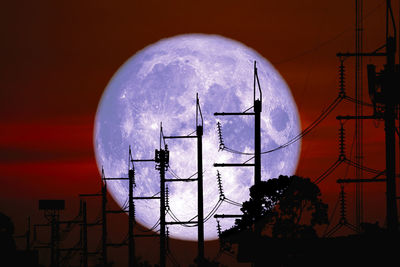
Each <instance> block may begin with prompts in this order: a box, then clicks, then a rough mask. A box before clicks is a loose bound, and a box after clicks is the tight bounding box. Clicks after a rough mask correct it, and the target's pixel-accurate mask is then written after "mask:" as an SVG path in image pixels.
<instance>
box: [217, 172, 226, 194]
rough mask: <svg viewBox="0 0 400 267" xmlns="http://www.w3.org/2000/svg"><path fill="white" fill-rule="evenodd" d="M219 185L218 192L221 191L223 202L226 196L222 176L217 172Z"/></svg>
mask: <svg viewBox="0 0 400 267" xmlns="http://www.w3.org/2000/svg"><path fill="white" fill-rule="evenodd" d="M217 183H218V190H219V198H220V199H221V200H222V199H224V198H225V195H224V189H223V188H222V180H221V174H220V173H219V171H218V170H217Z"/></svg>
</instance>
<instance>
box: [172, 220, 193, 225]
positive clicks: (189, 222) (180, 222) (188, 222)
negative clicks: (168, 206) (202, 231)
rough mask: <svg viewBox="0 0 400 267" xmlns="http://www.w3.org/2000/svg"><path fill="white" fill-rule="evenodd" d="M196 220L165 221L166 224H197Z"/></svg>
mask: <svg viewBox="0 0 400 267" xmlns="http://www.w3.org/2000/svg"><path fill="white" fill-rule="evenodd" d="M197 223H198V222H197V221H179V222H172V221H171V222H165V224H166V225H171V224H197Z"/></svg>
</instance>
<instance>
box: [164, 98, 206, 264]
mask: <svg viewBox="0 0 400 267" xmlns="http://www.w3.org/2000/svg"><path fill="white" fill-rule="evenodd" d="M203 125H204V121H203V114H202V112H201V107H200V101H199V95H198V94H196V135H195V136H194V135H185V136H183V135H178V136H177V135H175V136H164V137H163V138H164V139H178V138H180V139H186V138H196V139H197V179H190V178H189V179H167V180H166V181H167V182H182V181H184V182H191V181H196V180H197V251H198V255H197V264H198V265H199V266H202V264H203V263H204V203H203ZM184 223H185V222H182V224H184ZM186 223H195V222H194V221H191V222H186ZM167 224H173V222H167Z"/></svg>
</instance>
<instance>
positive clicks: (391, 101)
mask: <svg viewBox="0 0 400 267" xmlns="http://www.w3.org/2000/svg"><path fill="white" fill-rule="evenodd" d="M357 3H359V1H357ZM359 5H360V4H358V6H357V7H358V8H360V7H359ZM359 12H360V11H357V14H358V15H357V16H358V19H359V17H360V15H359V14H360V13H359ZM358 19H357V20H358ZM360 23H361V22H360ZM357 25H359V24H357ZM390 26H392V33H390V28H391V27H390ZM359 30H360V29H359ZM396 34H397V33H396V25H395V21H394V17H393V12H392V7H391V1H390V0H387V1H386V40H385V41H386V42H385V45H383V46H381V47H379V48H378V49H376V50H375V51H373V52H370V53H364V52H362V51H360V47H362V44H357V46H356V52H355V53H338V54H337V56H338V57H356V61H357V59H358V62H362V61H361V58H362V57H386V64H385V65H384V69H383V70H382V71H381V72H379V73H376V66H375V65H368V66H367V71H368V89H369V95H370V99H371V102H372V104H373V107H374V113H373V114H372V115H368V116H365V115H363V114H362V113H361V114H360V112H356V115H355V116H338V117H337V119H339V120H349V119H354V120H356V122H357V121H362V120H364V119H374V120H376V119H380V120H383V121H384V122H385V150H386V153H385V154H386V179H385V181H386V217H387V218H386V220H387V228H388V230H389V232H392V233H397V232H398V214H397V196H396V180H395V179H396V149H395V146H396V139H395V132H396V125H395V121H396V112H398V108H399V104H400V101H399V97H398V96H396V89H398V88H399V86H400V82H399V78H398V77H400V71H399V65H398V64H395V55H396ZM359 42H361V41H359ZM383 48H385V51H384V52H381V50H382V49H383ZM358 64H360V63H358ZM359 68H360V69H361V66H359ZM356 72H357V70H356ZM356 100H357V99H356ZM361 100H362V99H358V100H357V102H356V103H357V105H360V102H359V101H361ZM356 131H359V128H357V129H356ZM358 155H360V153H359V154H358ZM356 160H358V159H356ZM357 163H358V164H357V165H359V166H362V161H359V162H357ZM344 180H345V181H342V182H354V183H356V184H358V183H362V182H373V181H374V180H376V181H378V179H362V178H358V177H357V178H356V179H344ZM358 194H359V193H358ZM356 198H359V196H356ZM359 216H360V214H359V212H357V217H359ZM358 227H359V225H358Z"/></svg>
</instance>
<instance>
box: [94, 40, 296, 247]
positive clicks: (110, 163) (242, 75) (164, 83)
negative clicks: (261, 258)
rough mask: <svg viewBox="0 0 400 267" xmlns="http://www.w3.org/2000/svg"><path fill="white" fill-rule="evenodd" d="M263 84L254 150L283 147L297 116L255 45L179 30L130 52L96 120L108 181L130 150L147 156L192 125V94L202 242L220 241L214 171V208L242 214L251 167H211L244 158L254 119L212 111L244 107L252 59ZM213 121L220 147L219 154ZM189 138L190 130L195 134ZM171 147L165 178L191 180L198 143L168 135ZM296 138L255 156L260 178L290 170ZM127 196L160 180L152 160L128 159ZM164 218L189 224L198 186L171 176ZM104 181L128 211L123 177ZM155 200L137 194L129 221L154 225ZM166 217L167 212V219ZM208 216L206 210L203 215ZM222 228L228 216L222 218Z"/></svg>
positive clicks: (191, 235) (119, 173) (185, 228)
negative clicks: (199, 130)
mask: <svg viewBox="0 0 400 267" xmlns="http://www.w3.org/2000/svg"><path fill="white" fill-rule="evenodd" d="M255 61H256V62H257V69H258V77H259V81H260V85H261V89H262V113H261V143H262V144H261V151H268V150H271V149H274V148H276V147H279V146H280V145H282V144H285V143H286V142H288V141H289V140H291V139H292V138H294V137H295V136H296V135H298V134H299V132H300V122H299V115H298V111H297V107H296V104H295V102H294V100H293V97H292V94H291V92H290V89H289V87H288V86H287V84H286V82H285V81H284V79H283V78H282V77H281V75H280V74H279V72H278V71H277V70H276V69H275V68H274V67H273V66H272V64H271V63H270V62H268V61H267V60H266V59H265V58H263V57H262V56H261V55H260V54H258V53H257V52H256V51H254V50H253V49H251V48H249V47H247V46H245V45H244V44H242V43H240V42H237V41H234V40H231V39H228V38H225V37H222V36H218V35H205V34H185V35H179V36H175V37H171V38H167V39H163V40H160V41H158V42H157V43H154V44H152V45H149V46H147V47H146V48H144V49H143V50H141V51H139V52H137V53H136V54H135V55H133V56H132V57H131V58H129V59H128V60H127V61H126V62H125V63H124V64H123V65H122V66H121V67H120V68H119V70H118V71H117V72H116V73H115V75H114V76H113V77H112V79H111V81H110V82H109V84H108V85H107V87H106V89H105V91H104V93H103V96H102V98H101V101H100V103H99V105H98V109H97V114H96V118H95V125H94V126H95V129H94V148H95V154H96V160H97V164H98V167H99V169H101V168H102V166H103V167H104V172H105V176H106V177H128V159H129V154H128V149H129V146H131V149H132V156H133V158H134V159H154V157H155V149H159V147H160V123H161V122H162V127H163V133H164V135H165V136H172V135H189V134H193V132H194V131H195V130H196V93H198V96H199V100H200V106H201V110H202V115H203V118H204V134H203V172H204V173H203V179H204V180H203V188H204V191H203V195H204V217H205V218H206V219H207V220H206V222H205V224H204V229H205V234H204V235H205V236H204V237H205V240H213V239H217V238H218V232H217V221H216V219H214V217H213V216H211V215H213V214H214V211H215V210H214V209H213V208H214V207H215V206H216V204H217V203H218V201H219V199H220V193H221V192H220V191H219V187H218V181H217V170H218V171H219V173H220V176H221V184H222V190H223V192H222V193H223V194H224V196H225V197H226V198H227V199H228V200H229V201H223V202H222V203H220V205H219V207H218V210H217V211H216V214H241V212H240V206H239V205H237V203H242V202H243V201H246V200H248V198H249V188H250V187H251V185H252V184H253V183H254V170H253V167H223V168H216V167H214V166H213V164H214V163H244V162H248V163H252V162H253V159H251V158H252V155H251V154H252V153H254V116H220V117H219V116H214V113H215V112H244V111H247V110H248V111H247V112H252V111H253V109H252V106H253V99H254V96H253V82H254V80H253V77H254V62H255ZM217 122H220V124H221V130H222V138H223V143H224V145H225V146H226V147H229V148H231V149H232V150H235V151H239V152H244V153H232V152H229V151H227V150H220V149H219V148H220V139H219V135H218V132H217ZM194 135H195V133H194ZM165 141H166V143H167V144H168V149H169V151H170V157H169V158H170V160H169V169H168V171H167V172H166V178H167V179H174V178H178V177H179V178H188V177H193V178H196V172H197V142H196V139H166V140H165ZM299 152H300V142H296V143H293V144H291V145H289V146H287V147H285V148H282V149H279V150H276V151H274V152H272V153H264V154H262V156H261V162H262V166H261V176H262V179H263V180H268V179H270V178H275V177H278V176H279V175H281V174H282V175H292V174H293V173H294V172H295V170H296V167H297V163H298V157H299ZM135 170H136V176H135V182H136V187H135V188H134V196H138V197H139V196H157V195H158V196H159V192H160V176H159V172H158V171H157V170H156V169H155V163H154V162H135ZM167 185H168V193H169V194H168V204H169V207H170V211H171V213H168V214H167V215H166V220H167V221H168V222H169V221H173V220H174V219H175V220H179V221H189V220H193V221H196V219H197V217H196V216H197V182H169V183H167ZM107 187H108V190H109V192H110V193H111V195H112V196H113V198H114V199H115V201H116V202H117V203H118V204H119V205H120V207H121V208H124V207H126V203H127V198H128V182H127V181H126V180H112V181H108V182H107ZM159 205H160V202H159V200H135V210H136V213H135V216H136V221H138V222H139V223H140V224H141V225H143V226H145V227H147V228H148V229H151V230H153V231H159V225H158V222H159V218H160V206H159ZM171 214H173V215H174V218H173V217H172V216H171ZM207 215H210V216H207ZM220 224H221V228H222V230H225V229H227V228H230V227H231V226H232V225H233V224H234V219H220ZM168 228H169V234H170V237H172V238H175V239H181V240H190V241H196V240H197V227H196V225H169V226H168Z"/></svg>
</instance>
